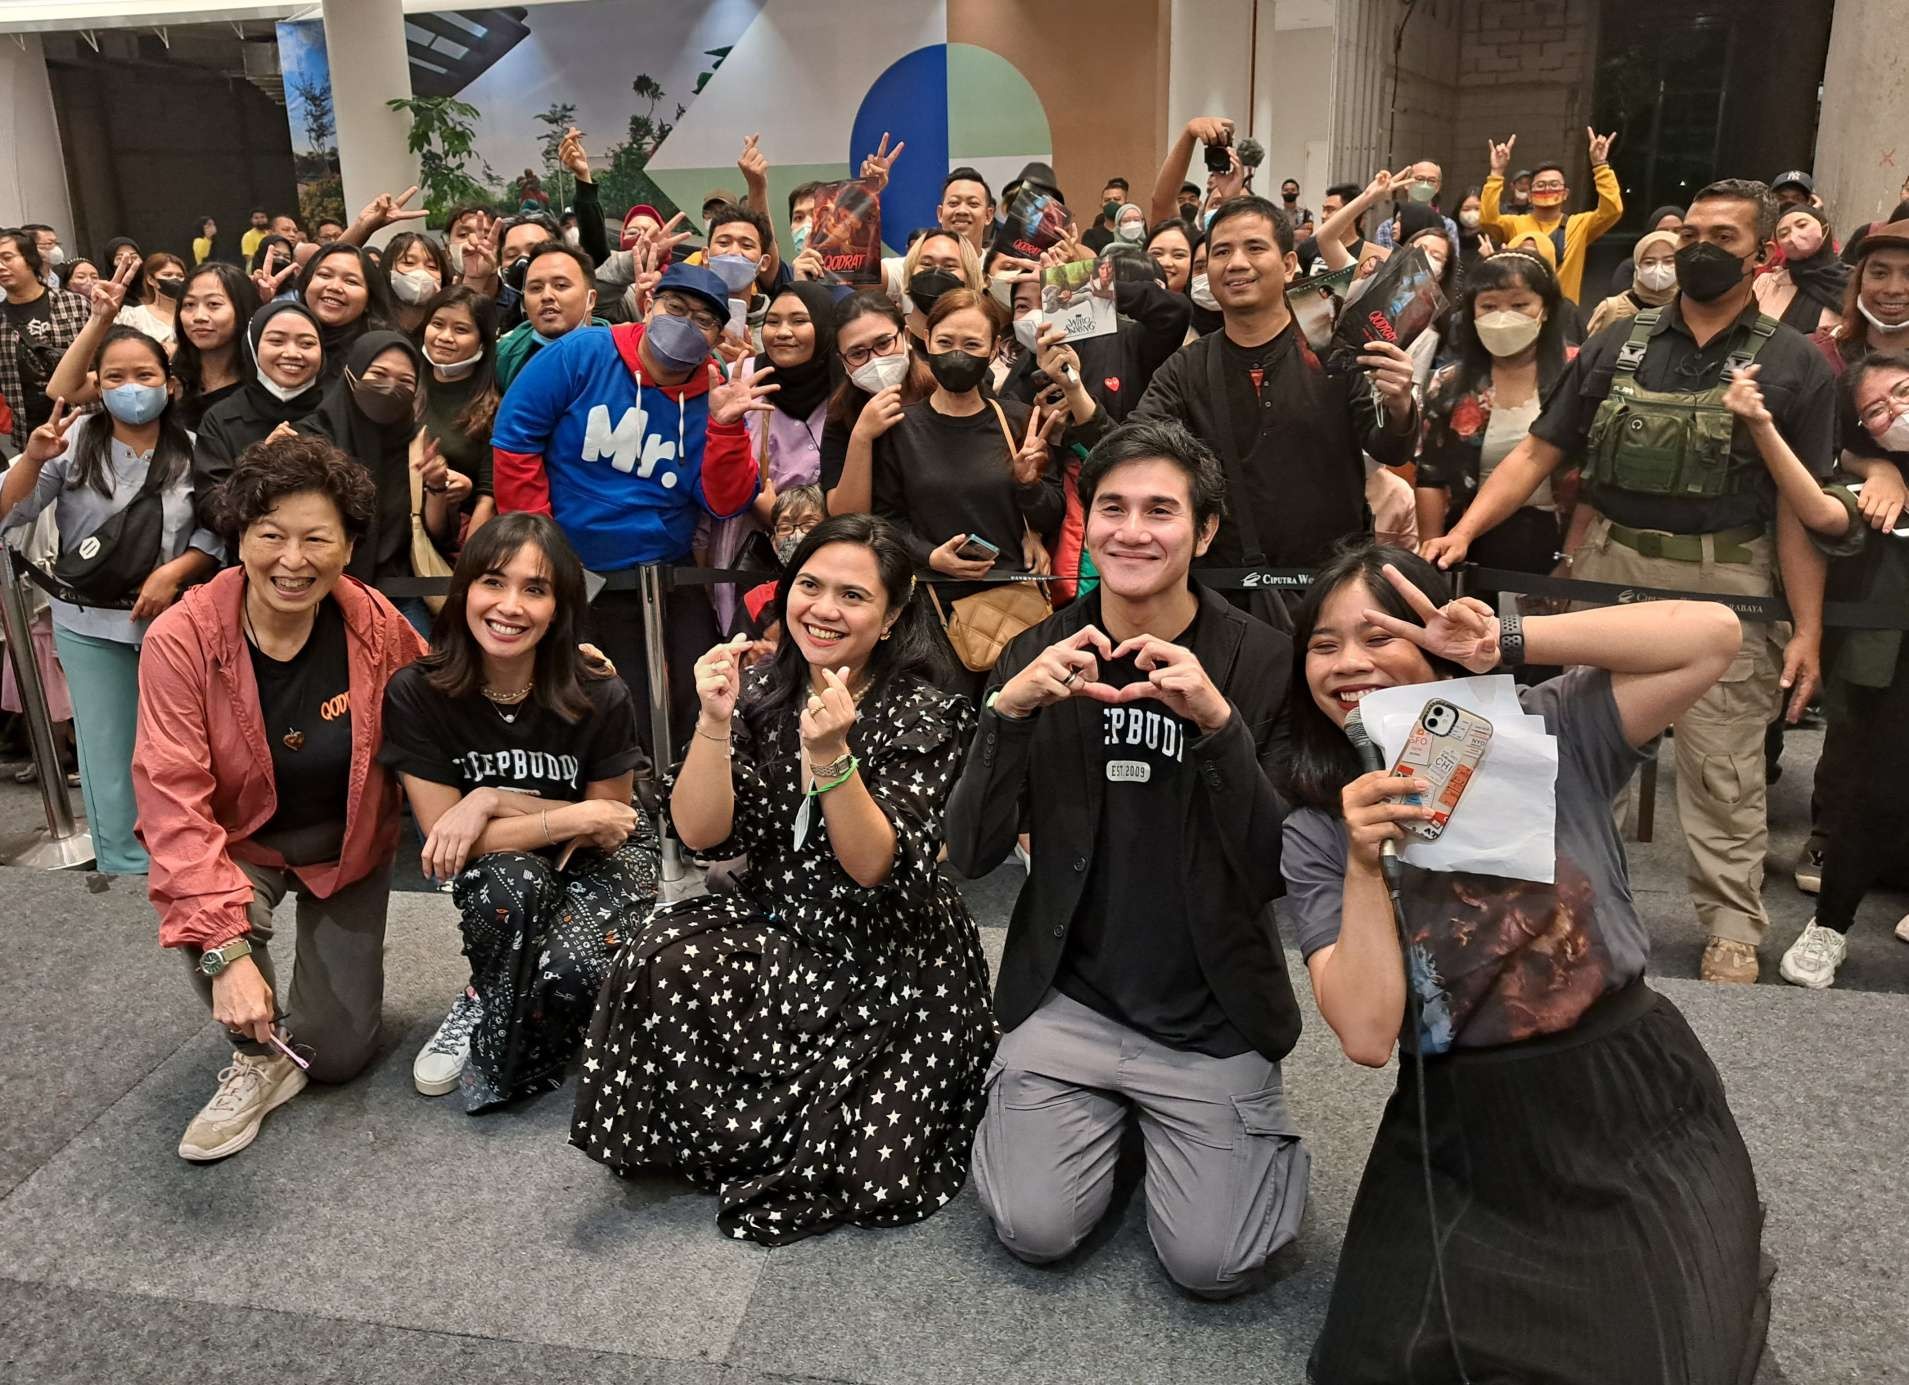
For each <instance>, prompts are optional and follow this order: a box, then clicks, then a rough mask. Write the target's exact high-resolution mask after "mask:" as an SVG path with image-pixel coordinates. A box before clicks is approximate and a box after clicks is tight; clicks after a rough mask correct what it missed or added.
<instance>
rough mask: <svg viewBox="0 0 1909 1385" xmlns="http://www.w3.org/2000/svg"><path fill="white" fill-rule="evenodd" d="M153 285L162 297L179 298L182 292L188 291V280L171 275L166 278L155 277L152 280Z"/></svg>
mask: <svg viewBox="0 0 1909 1385" xmlns="http://www.w3.org/2000/svg"><path fill="white" fill-rule="evenodd" d="M152 286H153V288H154V289H155V290H157V291H158V293H159V295H160V296H161V297H162V298H177V297H178V296H179V295H180V294H182V293H184V292H185V291H186V281H185V280H184V279H175V278H171V277H167V278H164V279H154V280H153V281H152Z"/></svg>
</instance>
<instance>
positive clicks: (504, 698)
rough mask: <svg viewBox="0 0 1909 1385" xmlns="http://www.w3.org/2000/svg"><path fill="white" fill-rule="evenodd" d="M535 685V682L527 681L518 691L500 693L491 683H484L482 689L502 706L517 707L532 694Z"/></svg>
mask: <svg viewBox="0 0 1909 1385" xmlns="http://www.w3.org/2000/svg"><path fill="white" fill-rule="evenodd" d="M535 686H536V685H535V684H534V683H526V684H524V686H523V687H521V688H519V689H518V690H517V691H516V692H513V693H500V692H498V691H497V690H496V689H495V688H493V687H491V685H490V684H489V683H486V684H484V685H483V687H482V688H481V689H480V691H481V692H482V693H483V694H484V696H485V697H487V698H489V699H490V700H491V701H492V702H495V703H496V704H497V705H498V706H500V707H515V706H516V705H517V704H518V703H519V702H522V701H523V700H524V699H525V698H526V697H529V696H530V690H531V689H532V688H533V687H535Z"/></svg>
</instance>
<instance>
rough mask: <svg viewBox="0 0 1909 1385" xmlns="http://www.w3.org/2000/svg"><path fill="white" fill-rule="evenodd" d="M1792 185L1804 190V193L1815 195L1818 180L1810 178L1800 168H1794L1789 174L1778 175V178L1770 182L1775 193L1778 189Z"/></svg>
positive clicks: (1771, 189)
mask: <svg viewBox="0 0 1909 1385" xmlns="http://www.w3.org/2000/svg"><path fill="white" fill-rule="evenodd" d="M1792 183H1794V184H1795V185H1796V186H1797V187H1799V188H1802V189H1803V191H1804V192H1807V193H1812V194H1813V193H1815V191H1816V179H1814V178H1812V177H1810V175H1809V174H1807V173H1805V172H1804V171H1803V170H1802V169H1800V168H1793V169H1791V170H1790V171H1789V172H1788V173H1779V174H1777V175H1776V177H1774V178H1772V179H1771V180H1770V191H1771V192H1775V191H1776V190H1777V189H1778V188H1781V187H1788V186H1789V185H1790V184H1792Z"/></svg>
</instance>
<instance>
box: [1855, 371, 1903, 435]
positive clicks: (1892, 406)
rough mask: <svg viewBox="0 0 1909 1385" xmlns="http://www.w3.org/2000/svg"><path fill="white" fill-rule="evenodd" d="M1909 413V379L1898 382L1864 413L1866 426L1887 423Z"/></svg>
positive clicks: (1863, 417)
mask: <svg viewBox="0 0 1909 1385" xmlns="http://www.w3.org/2000/svg"><path fill="white" fill-rule="evenodd" d="M1904 412H1909V379H1903V380H1898V381H1896V383H1895V386H1894V387H1893V388H1892V389H1891V390H1890V391H1889V393H1888V394H1887V395H1885V396H1884V397H1883V398H1881V399H1878V400H1877V401H1876V402H1875V403H1873V404H1871V405H1870V406H1869V407H1868V408H1866V409H1864V410H1863V412H1862V421H1863V422H1864V423H1865V424H1875V423H1885V422H1887V421H1888V420H1889V419H1891V418H1893V417H1895V416H1896V415H1897V414H1899V413H1904Z"/></svg>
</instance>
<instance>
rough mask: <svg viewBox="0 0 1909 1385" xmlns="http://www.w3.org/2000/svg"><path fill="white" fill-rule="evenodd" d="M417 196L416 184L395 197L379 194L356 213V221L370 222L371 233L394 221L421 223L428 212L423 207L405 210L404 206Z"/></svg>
mask: <svg viewBox="0 0 1909 1385" xmlns="http://www.w3.org/2000/svg"><path fill="white" fill-rule="evenodd" d="M417 195H418V185H417V184H416V183H413V184H411V186H410V187H408V188H406V189H405V190H404V191H403V192H401V193H399V194H398V195H397V196H396V197H393V196H392V195H391V194H390V193H388V192H381V193H379V194H378V195H377V196H376V197H374V198H372V199H371V201H369V202H367V203H366V204H365V209H364V210H363V211H361V212H359V213H358V220H359V221H361V222H363V221H368V222H370V223H371V229H372V230H373V231H378V230H381V229H383V228H384V227H386V226H389V225H390V224H391V223H392V222H394V221H422V220H424V218H425V217H427V216H429V215H430V213H429V212H428V211H426V210H425V209H424V208H423V207H418V208H415V209H411V210H407V209H406V208H405V205H404V204H405V203H407V202H409V201H410V200H411V199H412V198H413V197H416V196H417Z"/></svg>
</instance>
